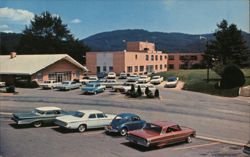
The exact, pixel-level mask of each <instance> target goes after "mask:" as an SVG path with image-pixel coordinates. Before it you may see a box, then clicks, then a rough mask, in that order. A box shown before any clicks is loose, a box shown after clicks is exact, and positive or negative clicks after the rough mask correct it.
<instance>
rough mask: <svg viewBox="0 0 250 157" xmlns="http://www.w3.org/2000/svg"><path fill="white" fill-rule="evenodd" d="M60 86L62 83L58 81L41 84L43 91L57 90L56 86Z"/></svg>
mask: <svg viewBox="0 0 250 157" xmlns="http://www.w3.org/2000/svg"><path fill="white" fill-rule="evenodd" d="M60 84H61V82H57V81H56V80H48V81H44V82H43V83H41V84H40V87H41V88H42V89H53V88H56V86H58V85H60Z"/></svg>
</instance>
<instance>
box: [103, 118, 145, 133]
mask: <svg viewBox="0 0 250 157" xmlns="http://www.w3.org/2000/svg"><path fill="white" fill-rule="evenodd" d="M145 125H146V121H144V120H141V118H140V117H139V116H138V115H135V114H132V113H121V114H119V115H117V116H116V117H115V118H114V119H113V120H112V122H111V123H110V125H108V126H106V127H105V130H106V132H108V133H119V134H120V135H122V136H125V135H126V134H127V132H128V131H132V130H138V129H142V128H143V127H145Z"/></svg>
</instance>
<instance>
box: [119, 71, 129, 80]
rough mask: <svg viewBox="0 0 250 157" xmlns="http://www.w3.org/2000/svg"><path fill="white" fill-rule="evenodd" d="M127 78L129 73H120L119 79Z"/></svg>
mask: <svg viewBox="0 0 250 157" xmlns="http://www.w3.org/2000/svg"><path fill="white" fill-rule="evenodd" d="M126 78H127V73H124V72H122V73H120V76H119V79H126Z"/></svg>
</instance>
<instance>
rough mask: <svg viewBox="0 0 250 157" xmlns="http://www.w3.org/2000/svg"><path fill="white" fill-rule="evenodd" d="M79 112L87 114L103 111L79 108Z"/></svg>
mask: <svg viewBox="0 0 250 157" xmlns="http://www.w3.org/2000/svg"><path fill="white" fill-rule="evenodd" d="M78 111H79V112H82V113H85V114H93V113H103V112H102V111H99V110H78Z"/></svg>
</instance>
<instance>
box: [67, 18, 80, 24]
mask: <svg viewBox="0 0 250 157" xmlns="http://www.w3.org/2000/svg"><path fill="white" fill-rule="evenodd" d="M81 22H82V21H81V20H80V19H74V20H71V21H70V23H74V24H78V23H81Z"/></svg>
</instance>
